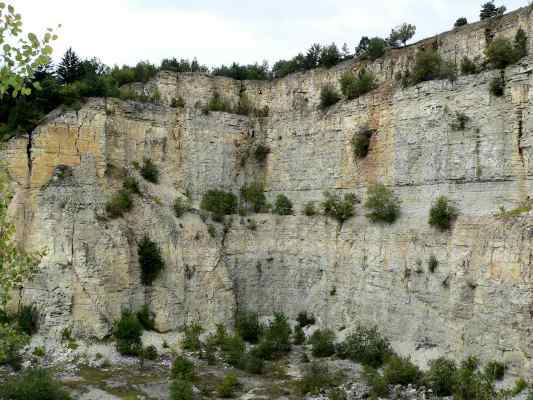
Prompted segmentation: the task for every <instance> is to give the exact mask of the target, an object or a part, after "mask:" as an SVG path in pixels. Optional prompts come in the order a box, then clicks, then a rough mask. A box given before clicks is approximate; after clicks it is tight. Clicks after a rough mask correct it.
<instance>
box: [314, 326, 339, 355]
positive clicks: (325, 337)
mask: <svg viewBox="0 0 533 400" xmlns="http://www.w3.org/2000/svg"><path fill="white" fill-rule="evenodd" d="M309 344H310V345H311V346H312V353H313V356H314V357H329V356H332V355H333V354H335V333H333V331H330V330H327V329H326V330H320V329H319V330H317V331H315V332H314V333H313V334H312V335H311V337H310V338H309Z"/></svg>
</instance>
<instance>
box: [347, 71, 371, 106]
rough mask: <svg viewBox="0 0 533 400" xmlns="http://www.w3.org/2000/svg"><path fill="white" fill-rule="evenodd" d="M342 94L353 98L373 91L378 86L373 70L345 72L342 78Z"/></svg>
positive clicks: (349, 98)
mask: <svg viewBox="0 0 533 400" xmlns="http://www.w3.org/2000/svg"><path fill="white" fill-rule="evenodd" d="M340 84H341V91H342V94H343V95H344V96H345V97H346V98H347V99H348V100H352V99H355V98H357V97H359V96H362V95H364V94H366V93H368V92H371V91H372V90H374V89H375V88H376V87H377V84H376V78H375V77H374V75H373V74H372V73H371V72H368V71H367V70H366V69H364V68H363V69H362V70H360V71H359V72H358V74H357V75H356V74H354V73H353V72H351V71H347V72H345V73H344V74H343V75H342V76H341V79H340Z"/></svg>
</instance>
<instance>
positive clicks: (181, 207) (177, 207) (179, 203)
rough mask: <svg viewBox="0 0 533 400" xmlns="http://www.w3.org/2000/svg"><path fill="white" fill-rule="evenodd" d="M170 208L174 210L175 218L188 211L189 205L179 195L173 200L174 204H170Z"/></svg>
mask: <svg viewBox="0 0 533 400" xmlns="http://www.w3.org/2000/svg"><path fill="white" fill-rule="evenodd" d="M172 208H173V210H174V215H175V216H176V217H177V218H180V217H182V216H183V214H185V213H186V212H187V211H189V205H188V204H187V202H186V201H185V200H183V199H182V198H181V197H177V198H176V200H174V204H173V205H172Z"/></svg>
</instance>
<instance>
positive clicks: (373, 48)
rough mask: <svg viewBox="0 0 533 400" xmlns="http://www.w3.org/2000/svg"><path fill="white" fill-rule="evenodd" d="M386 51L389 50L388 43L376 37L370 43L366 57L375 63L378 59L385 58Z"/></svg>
mask: <svg viewBox="0 0 533 400" xmlns="http://www.w3.org/2000/svg"><path fill="white" fill-rule="evenodd" d="M385 50H387V42H386V41H385V40H384V39H381V38H379V37H375V38H372V39H370V41H369V42H368V48H367V51H366V56H367V57H368V58H369V59H370V60H371V61H375V60H377V59H378V58H380V57H383V55H384V54H385Z"/></svg>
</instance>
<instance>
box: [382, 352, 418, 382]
mask: <svg viewBox="0 0 533 400" xmlns="http://www.w3.org/2000/svg"><path fill="white" fill-rule="evenodd" d="M383 378H384V379H385V382H386V383H387V384H388V385H409V384H414V385H416V384H418V383H419V381H420V379H421V378H422V372H421V371H420V370H419V369H418V367H417V366H416V365H414V364H413V363H412V362H411V360H409V359H408V358H402V357H398V356H396V355H394V356H391V357H390V358H389V359H388V360H387V365H386V366H385V369H384V371H383Z"/></svg>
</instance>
